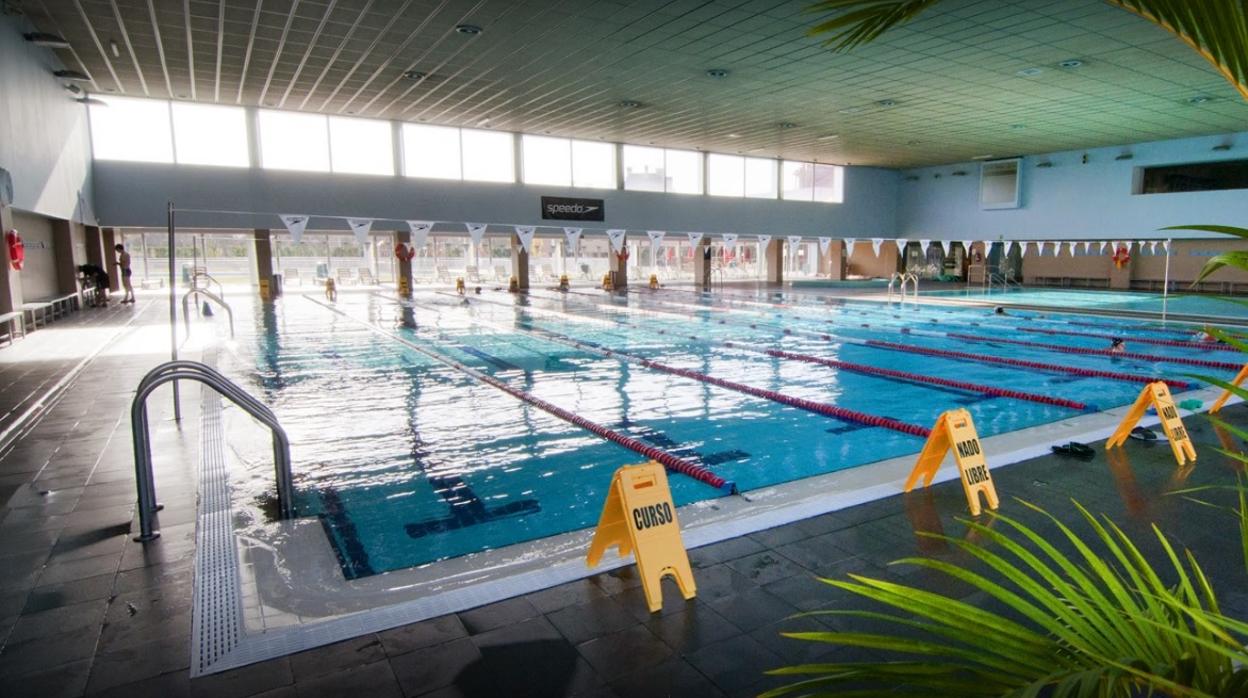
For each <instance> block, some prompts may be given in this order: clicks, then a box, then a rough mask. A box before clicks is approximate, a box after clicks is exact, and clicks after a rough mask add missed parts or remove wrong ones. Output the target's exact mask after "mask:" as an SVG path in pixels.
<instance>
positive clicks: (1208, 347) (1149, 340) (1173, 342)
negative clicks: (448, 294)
mask: <svg viewBox="0 0 1248 698" xmlns="http://www.w3.org/2000/svg"><path fill="white" fill-rule="evenodd" d="M1014 329H1016V330H1018V331H1019V332H1029V333H1031V334H1049V335H1061V336H1064V337H1089V338H1092V339H1117V338H1118V337H1120V336H1121V335H1113V334H1097V333H1095V332H1072V331H1070V330H1047V329H1043V328H1039V327H1016V328H1014ZM1131 341H1132V342H1136V343H1137V344H1156V345H1158V346H1163V347H1182V348H1184V349H1200V350H1203V351H1239V350H1238V349H1236V348H1235V347H1232V346H1230V345H1227V344H1215V343H1213V342H1184V341H1181V340H1177V339H1157V338H1156V337H1132V338H1131Z"/></svg>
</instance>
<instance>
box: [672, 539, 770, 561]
mask: <svg viewBox="0 0 1248 698" xmlns="http://www.w3.org/2000/svg"><path fill="white" fill-rule="evenodd" d="M764 550H766V546H764V545H763V544H762V543H760V542H759V541H757V540H754V539H753V538H751V537H749V536H745V537H741V538H730V539H728V540H726V541H721V542H719V543H712V544H710V545H704V546H702V547H700V548H694V549H693V550H690V551H689V562H690V564H692V565H693V566H694V567H710V566H711V565H714V564H717V563H720V562H727V561H728V560H735V559H737V558H739V557H745V556H746V555H753V554H754V553H759V552H762V551H764Z"/></svg>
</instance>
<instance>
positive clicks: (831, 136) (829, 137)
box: [815, 133, 841, 141]
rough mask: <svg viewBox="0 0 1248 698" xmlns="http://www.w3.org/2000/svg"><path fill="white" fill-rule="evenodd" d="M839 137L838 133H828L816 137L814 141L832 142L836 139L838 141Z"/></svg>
mask: <svg viewBox="0 0 1248 698" xmlns="http://www.w3.org/2000/svg"><path fill="white" fill-rule="evenodd" d="M840 137H841V136H840V134H839V133H828V134H825V135H822V136H819V137H818V138H816V139H815V140H817V141H834V140H836V139H838V138H840Z"/></svg>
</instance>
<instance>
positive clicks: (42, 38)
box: [22, 32, 69, 48]
mask: <svg viewBox="0 0 1248 698" xmlns="http://www.w3.org/2000/svg"><path fill="white" fill-rule="evenodd" d="M22 36H23V37H25V39H26V40H27V41H29V42H30V43H32V44H34V45H35V46H43V47H45V48H69V42H68V41H66V40H65V39H64V38H62V37H61V36H60V35H58V34H51V33H48V32H30V33H29V34H22Z"/></svg>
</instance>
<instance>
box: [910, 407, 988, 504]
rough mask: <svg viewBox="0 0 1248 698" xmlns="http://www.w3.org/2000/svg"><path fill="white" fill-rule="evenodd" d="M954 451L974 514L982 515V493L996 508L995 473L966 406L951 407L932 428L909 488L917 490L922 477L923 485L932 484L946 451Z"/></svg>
mask: <svg viewBox="0 0 1248 698" xmlns="http://www.w3.org/2000/svg"><path fill="white" fill-rule="evenodd" d="M950 449H952V450H953V458H954V460H955V461H956V462H957V464H958V472H959V473H961V475H962V491H963V492H965V493H966V503H967V506H969V507H970V509H971V515H972V516H979V514H980V511H982V510H981V509H980V504H979V495H980V493H981V492H982V493H983V495H984V499H985V500H987V502H988V508H989V509H993V510H996V508H997V506H998V504H999V502H998V500H997V488H996V487H994V486H993V484H992V473H990V472H988V463H987V461H985V460H984V450H983V447H981V446H980V443H979V433H978V432H976V431H975V422H974V421H972V420H971V413H970V412H967V411H966V409H965V408H958V409H956V410H949V411H947V412H945V413H944V414H942V415H940V418H939V419H937V420H936V426H934V427H932V434H931V436H928V437H927V443H926V444H924V446H923V451H922V452H921V453H919V461H918V462H917V463H915V464H914V470H912V471H910V477H908V478H906V491H907V492H909V491H910V490H912V489H914V483H915V482H917V481H918V479H919V476H920V475H921V476H923V486H924V487H927V486H928V485H930V484H932V478H934V477H936V471H937V470H940V464H941V463H943V462H944V460H945V454H946V453H948V452H949V451H950Z"/></svg>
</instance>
